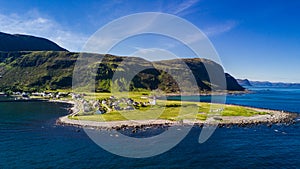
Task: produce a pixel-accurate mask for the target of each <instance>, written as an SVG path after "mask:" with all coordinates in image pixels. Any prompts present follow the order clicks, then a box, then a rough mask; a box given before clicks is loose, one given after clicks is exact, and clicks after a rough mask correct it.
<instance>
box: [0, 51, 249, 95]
mask: <svg viewBox="0 0 300 169" xmlns="http://www.w3.org/2000/svg"><path fill="white" fill-rule="evenodd" d="M79 55H80V53H73V52H66V51H63V52H58V51H33V52H25V51H23V52H0V91H1V90H2V91H9V90H10V91H17V90H18V91H42V90H45V89H52V90H55V89H70V88H71V87H72V77H73V70H74V65H75V63H76V61H77V58H78V56H79ZM89 55H93V56H96V57H98V58H99V59H102V62H101V63H100V64H99V61H98V62H97V61H95V62H91V63H88V64H85V67H86V69H85V70H83V71H81V70H77V72H76V71H75V73H76V75H78V76H77V77H79V78H78V79H76V80H77V84H78V85H80V84H81V83H82V82H86V81H88V80H89V79H88V78H89V77H90V76H91V77H93V78H94V79H95V83H93V84H90V85H92V86H95V90H96V91H98V92H109V91H110V89H111V86H112V85H113V84H118V86H119V89H118V90H126V88H124V84H130V90H140V89H147V90H154V89H161V90H163V91H165V92H168V93H174V92H178V91H180V86H179V84H180V83H182V84H184V86H185V87H186V90H189V89H190V88H191V87H190V86H189V85H190V84H191V82H190V79H189V78H186V76H185V75H186V74H188V72H187V69H186V67H182V65H183V64H179V63H180V62H183V63H185V64H184V65H186V66H188V68H189V69H188V70H191V72H192V74H193V75H194V77H195V80H196V83H197V85H198V89H199V90H200V91H209V90H211V87H212V86H215V87H216V88H217V89H220V90H222V89H224V88H226V87H223V86H222V80H221V79H220V78H216V80H215V81H214V83H211V82H210V78H209V76H208V73H207V71H206V69H209V70H210V72H212V74H213V75H215V76H216V77H222V76H219V75H223V77H224V70H223V68H222V67H221V66H220V65H219V64H217V63H215V62H213V61H210V60H207V59H199V58H194V59H174V60H164V61H157V62H150V61H147V60H145V59H142V58H138V57H124V56H123V57H121V56H113V55H100V54H89ZM204 65H205V66H204ZM93 70H96V72H93ZM140 70H142V71H140ZM130 73H134V75H135V76H133V77H132V78H131V79H132V80H131V81H126V79H124V78H122V76H126V75H130ZM81 74H82V75H81ZM117 74H120V75H122V76H120V78H117V79H114V80H112V79H113V78H114V77H115V76H114V75H117ZM225 77H226V79H224V80H226V81H227V89H228V90H234V91H241V90H244V88H243V87H241V86H240V85H239V84H238V83H237V81H236V80H235V79H234V78H233V77H232V76H230V75H229V74H225ZM76 80H75V81H76Z"/></svg>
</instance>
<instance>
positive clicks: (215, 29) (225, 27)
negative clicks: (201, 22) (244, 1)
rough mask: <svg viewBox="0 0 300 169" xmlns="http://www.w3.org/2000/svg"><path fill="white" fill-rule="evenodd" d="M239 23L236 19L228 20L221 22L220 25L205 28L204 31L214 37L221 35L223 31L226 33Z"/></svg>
mask: <svg viewBox="0 0 300 169" xmlns="http://www.w3.org/2000/svg"><path fill="white" fill-rule="evenodd" d="M237 25H238V23H237V22H236V21H232V20H230V21H226V22H225V23H221V24H218V25H214V26H210V27H207V28H204V29H203V32H204V33H205V34H206V35H207V36H208V37H212V36H215V35H219V34H222V33H226V32H229V31H231V30H232V29H234V28H235V27H236V26H237Z"/></svg>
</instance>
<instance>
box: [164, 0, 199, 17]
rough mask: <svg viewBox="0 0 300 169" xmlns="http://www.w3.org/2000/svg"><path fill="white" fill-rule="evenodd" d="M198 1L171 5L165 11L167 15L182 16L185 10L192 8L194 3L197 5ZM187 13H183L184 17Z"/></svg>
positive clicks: (189, 0) (191, 0)
mask: <svg viewBox="0 0 300 169" xmlns="http://www.w3.org/2000/svg"><path fill="white" fill-rule="evenodd" d="M198 2H199V0H187V1H183V2H182V3H180V4H178V5H176V6H175V5H174V6H173V5H172V6H170V7H169V9H168V10H167V12H168V13H171V14H174V15H182V13H183V12H185V11H186V10H187V9H189V8H191V7H192V6H194V5H195V4H196V3H198ZM186 14H187V13H185V14H184V15H186Z"/></svg>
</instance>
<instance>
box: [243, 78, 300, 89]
mask: <svg viewBox="0 0 300 169" xmlns="http://www.w3.org/2000/svg"><path fill="white" fill-rule="evenodd" d="M237 82H238V83H239V85H241V86H243V87H249V86H253V87H291V88H300V83H283V82H269V81H250V80H248V79H237Z"/></svg>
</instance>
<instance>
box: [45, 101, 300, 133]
mask: <svg viewBox="0 0 300 169" xmlns="http://www.w3.org/2000/svg"><path fill="white" fill-rule="evenodd" d="M49 102H60V103H68V104H72V105H73V106H72V108H70V109H69V110H70V112H71V113H70V114H68V115H66V116H63V117H60V118H58V119H57V120H56V124H57V125H66V126H74V127H80V128H84V127H87V128H93V129H104V130H111V129H113V130H121V129H125V128H144V127H158V126H163V127H171V126H183V125H192V126H200V127H203V126H204V125H211V126H215V125H217V126H218V127H230V126H239V127H247V126H255V125H260V124H264V125H267V126H272V125H273V124H280V123H281V124H293V123H295V119H296V118H297V117H298V116H299V114H297V113H291V112H284V111H278V110H269V109H261V108H254V107H247V106H242V107H245V108H249V109H252V110H255V111H260V112H267V114H265V115H255V116H250V117H246V116H218V117H210V118H208V119H207V120H205V121H200V120H183V121H171V120H164V119H153V120H126V121H105V122H98V121H85V120H73V119H69V116H72V115H73V116H74V115H76V114H77V113H78V112H79V108H78V106H79V105H78V103H77V102H75V101H70V100H66V101H64V100H49ZM226 106H237V105H232V104H226ZM238 106H240V105H238Z"/></svg>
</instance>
